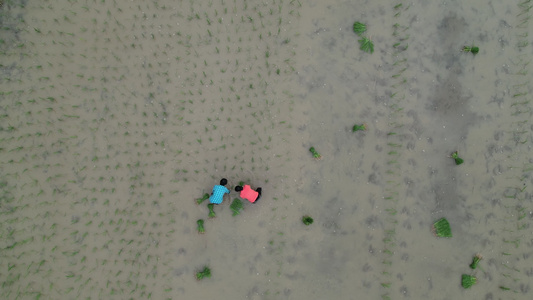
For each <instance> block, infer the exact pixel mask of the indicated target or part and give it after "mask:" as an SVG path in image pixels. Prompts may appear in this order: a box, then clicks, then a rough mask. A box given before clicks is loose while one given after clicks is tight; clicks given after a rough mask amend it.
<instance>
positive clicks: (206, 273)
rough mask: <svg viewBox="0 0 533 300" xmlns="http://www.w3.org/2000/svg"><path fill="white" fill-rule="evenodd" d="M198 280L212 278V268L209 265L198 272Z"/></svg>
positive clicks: (196, 275)
mask: <svg viewBox="0 0 533 300" xmlns="http://www.w3.org/2000/svg"><path fill="white" fill-rule="evenodd" d="M195 277H196V280H202V279H204V278H211V269H209V267H208V266H204V268H203V270H202V271H199V272H196V274H195Z"/></svg>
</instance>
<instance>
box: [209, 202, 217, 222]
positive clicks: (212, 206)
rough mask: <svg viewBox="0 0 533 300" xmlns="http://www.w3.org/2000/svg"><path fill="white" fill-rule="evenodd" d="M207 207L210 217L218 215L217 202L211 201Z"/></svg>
mask: <svg viewBox="0 0 533 300" xmlns="http://www.w3.org/2000/svg"><path fill="white" fill-rule="evenodd" d="M207 208H208V209H209V215H208V217H209V218H211V219H212V218H215V217H216V216H217V215H216V214H215V204H213V203H209V204H207Z"/></svg>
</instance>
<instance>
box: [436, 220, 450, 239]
mask: <svg viewBox="0 0 533 300" xmlns="http://www.w3.org/2000/svg"><path fill="white" fill-rule="evenodd" d="M432 232H433V234H434V235H435V236H437V237H452V230H451V228H450V223H449V222H448V220H446V219H445V218H441V219H439V220H438V221H436V222H435V223H433V226H432Z"/></svg>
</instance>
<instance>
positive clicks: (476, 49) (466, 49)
mask: <svg viewBox="0 0 533 300" xmlns="http://www.w3.org/2000/svg"><path fill="white" fill-rule="evenodd" d="M462 51H463V52H470V53H472V54H474V55H476V54H478V52H479V47H476V46H474V45H472V46H464V47H463V49H462Z"/></svg>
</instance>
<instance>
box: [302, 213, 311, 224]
mask: <svg viewBox="0 0 533 300" xmlns="http://www.w3.org/2000/svg"><path fill="white" fill-rule="evenodd" d="M302 222H303V223H304V224H305V225H306V226H309V225H311V224H313V222H314V220H313V218H311V217H310V216H308V215H305V216H303V217H302Z"/></svg>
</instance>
